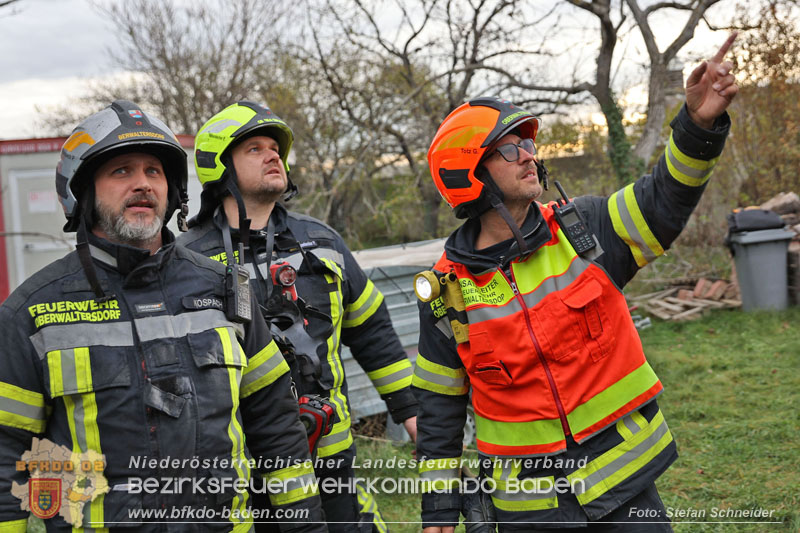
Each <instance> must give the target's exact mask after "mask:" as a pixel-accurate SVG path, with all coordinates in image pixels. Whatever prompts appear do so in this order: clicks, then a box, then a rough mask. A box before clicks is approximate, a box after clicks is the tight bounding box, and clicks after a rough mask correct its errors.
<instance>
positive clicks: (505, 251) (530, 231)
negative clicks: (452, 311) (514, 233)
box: [444, 202, 552, 274]
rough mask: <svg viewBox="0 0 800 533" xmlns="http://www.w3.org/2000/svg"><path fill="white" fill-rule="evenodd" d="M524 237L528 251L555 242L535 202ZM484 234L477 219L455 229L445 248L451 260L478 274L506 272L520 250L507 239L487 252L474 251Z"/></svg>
mask: <svg viewBox="0 0 800 533" xmlns="http://www.w3.org/2000/svg"><path fill="white" fill-rule="evenodd" d="M520 229H521V230H522V235H523V236H524V237H525V242H526V243H527V244H528V247H529V248H530V249H531V250H533V251H536V250H538V249H539V248H540V247H541V246H542V245H544V244H545V243H546V242H548V241H549V240H550V239H551V238H552V234H551V233H550V228H549V227H548V226H547V224H546V223H545V220H544V216H542V211H541V209H540V206H539V203H538V202H533V203H532V204H531V207H530V209H529V210H528V215H527V217H526V218H525V222H523V223H522V227H521V228H520ZM480 230H481V222H480V219H478V218H471V219H469V220H467V221H466V222H464V224H463V225H461V227H459V228H458V229H456V230H455V231H454V232H453V233H452V234H451V235H450V237H448V239H447V241H446V242H445V245H444V250H445V254H446V257H447V259H448V260H450V261H453V262H455V263H461V264H462V265H464V266H466V267H467V268H469V270H470V271H471V272H473V273H475V274H479V273H481V272H486V271H487V270H493V269H495V268H497V267H501V268H504V267H505V266H506V265H507V264H508V263H510V262H511V261H512V260H513V259H516V258H517V257H519V246H518V245H517V242H516V241H515V240H514V239H513V238H510V239H507V240H505V241H502V242H499V243H497V244H494V245H492V246H489V247H488V248H483V249H481V250H476V249H475V241H476V240H477V238H478V233H479V232H480Z"/></svg>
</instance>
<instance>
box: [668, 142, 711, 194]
mask: <svg viewBox="0 0 800 533" xmlns="http://www.w3.org/2000/svg"><path fill="white" fill-rule="evenodd" d="M667 157H668V158H669V162H670V164H671V165H672V166H674V167H675V169H676V170H677V171H678V172H680V173H681V174H685V175H686V176H688V177H690V178H694V179H696V180H697V181H698V185H702V184H703V183H704V182H705V178H706V177H708V175H709V174H711V172H712V171H713V170H714V165H710V166H709V167H708V168H706V169H704V170H700V169H697V168H693V167H690V166H688V165H684V164H683V163H681V162H680V161H679V160H678V158H677V157H676V156H675V154H674V153H673V151H672V146H671V143H667ZM698 161H700V162H703V163H705V161H701V160H698ZM679 181H681V182H682V181H683V180H679Z"/></svg>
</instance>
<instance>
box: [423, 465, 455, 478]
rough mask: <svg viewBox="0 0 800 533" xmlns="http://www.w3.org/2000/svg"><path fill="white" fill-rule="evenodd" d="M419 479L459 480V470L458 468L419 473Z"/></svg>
mask: <svg viewBox="0 0 800 533" xmlns="http://www.w3.org/2000/svg"><path fill="white" fill-rule="evenodd" d="M419 477H421V478H422V479H431V480H433V479H461V470H460V469H459V468H444V469H442V470H428V471H426V472H420V473H419Z"/></svg>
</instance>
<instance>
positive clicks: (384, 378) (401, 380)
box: [367, 359, 413, 394]
mask: <svg viewBox="0 0 800 533" xmlns="http://www.w3.org/2000/svg"><path fill="white" fill-rule="evenodd" d="M412 374H413V370H412V369H411V362H410V361H409V360H408V359H402V360H400V361H397V362H395V363H392V364H391V365H388V366H385V367H383V368H379V369H378V370H373V371H372V372H367V376H368V377H369V379H370V380H372V385H373V386H374V387H375V389H376V390H377V391H378V394H389V393H390V392H395V391H398V390H400V389H404V388H406V387H408V386H409V385H411V375H412Z"/></svg>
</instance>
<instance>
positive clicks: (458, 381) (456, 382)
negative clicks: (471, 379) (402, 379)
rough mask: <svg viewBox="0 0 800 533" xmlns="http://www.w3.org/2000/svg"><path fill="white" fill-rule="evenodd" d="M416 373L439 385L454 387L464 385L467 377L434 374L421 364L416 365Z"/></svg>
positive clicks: (458, 387) (419, 376)
mask: <svg viewBox="0 0 800 533" xmlns="http://www.w3.org/2000/svg"><path fill="white" fill-rule="evenodd" d="M414 374H415V375H416V376H417V377H418V378H420V379H424V380H425V381H429V382H431V383H436V384H437V385H442V386H444V387H453V388H456V389H460V388H462V387H464V379H465V378H451V377H449V376H443V375H441V374H434V373H433V372H431V371H430V370H426V369H424V368H422V367H421V366H420V365H419V364H417V365H416V368H415V369H414Z"/></svg>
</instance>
